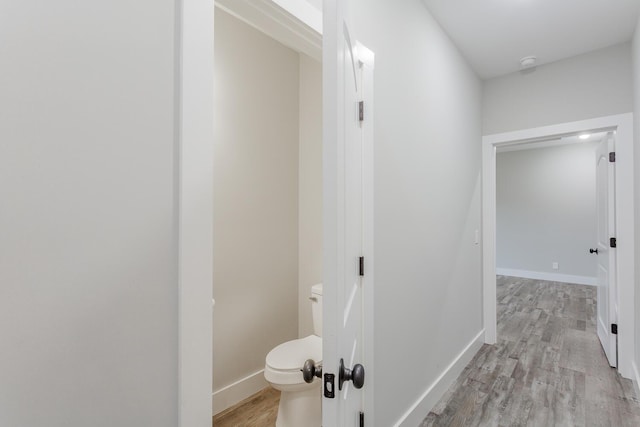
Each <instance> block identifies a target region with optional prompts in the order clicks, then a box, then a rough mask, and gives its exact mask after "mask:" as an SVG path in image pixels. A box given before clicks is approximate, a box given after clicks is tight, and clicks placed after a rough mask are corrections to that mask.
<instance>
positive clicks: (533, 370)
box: [421, 276, 640, 427]
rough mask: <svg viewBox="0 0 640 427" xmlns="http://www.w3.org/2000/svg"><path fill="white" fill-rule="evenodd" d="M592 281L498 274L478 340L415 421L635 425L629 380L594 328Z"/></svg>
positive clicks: (638, 418) (638, 411)
mask: <svg viewBox="0 0 640 427" xmlns="http://www.w3.org/2000/svg"><path fill="white" fill-rule="evenodd" d="M595 291H596V289H595V287H592V286H582V285H572V284H564V283H558V282H545V281H537V280H530V279H520V278H515V277H506V276H498V278H497V296H498V343H497V344H496V345H493V346H491V345H484V346H483V347H482V349H481V350H480V352H478V354H477V355H476V356H475V357H474V359H473V360H472V361H471V363H469V365H468V366H467V367H466V368H465V370H464V371H463V373H462V374H461V375H460V377H459V378H458V379H457V380H456V382H455V383H454V384H453V385H452V386H451V387H450V388H449V390H448V391H447V393H446V394H445V395H444V396H443V397H442V399H441V400H440V402H438V404H436V406H435V407H434V408H433V410H432V412H430V413H429V414H428V416H427V417H426V418H425V420H424V421H423V422H422V424H421V426H422V427H426V426H520V425H523V426H524V425H529V426H616V427H618V426H638V425H640V404H639V401H638V399H637V397H636V394H635V391H634V389H633V384H632V382H631V381H630V380H626V379H623V378H621V377H620V376H619V375H618V374H617V371H616V370H614V369H612V368H610V367H609V365H608V363H607V361H606V359H605V355H604V352H603V351H602V347H601V346H600V342H599V341H598V337H597V335H596V325H595V311H596V301H595V298H596V292H595Z"/></svg>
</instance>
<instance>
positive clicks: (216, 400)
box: [211, 369, 269, 415]
mask: <svg viewBox="0 0 640 427" xmlns="http://www.w3.org/2000/svg"><path fill="white" fill-rule="evenodd" d="M268 385H269V383H267V380H265V379H264V369H261V370H259V371H258V372H255V373H253V374H251V375H249V376H247V377H245V378H242V379H241V380H239V381H236V382H235V383H233V384H230V385H228V386H226V387H223V388H221V389H220V390H218V391H216V392H214V393H213V394H212V395H211V408H212V411H213V415H216V414H219V413H220V412H222V411H224V410H225V409H227V408H230V407H232V406H233V405H235V404H236V403H240V402H242V401H243V400H245V399H246V398H247V397H249V396H251V395H253V394H256V393H257V392H259V391H260V390H262V389H263V388H265V387H266V386H268Z"/></svg>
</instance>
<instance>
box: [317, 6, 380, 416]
mask: <svg viewBox="0 0 640 427" xmlns="http://www.w3.org/2000/svg"><path fill="white" fill-rule="evenodd" d="M347 3H348V2H346V1H341V2H338V1H335V2H325V15H324V19H325V20H328V19H331V18H332V17H333V18H334V19H333V20H332V25H331V24H329V23H326V22H325V32H324V62H323V68H324V96H325V98H324V119H325V122H324V140H323V145H324V147H323V150H324V158H323V160H324V167H323V169H324V175H325V176H324V184H325V190H324V191H325V193H324V203H325V206H324V209H325V211H324V218H325V222H324V227H325V230H324V236H325V245H324V246H325V254H324V255H325V256H324V261H325V265H324V272H325V275H324V279H323V280H324V282H325V286H324V295H323V304H324V310H323V316H324V317H323V326H324V328H323V329H324V336H323V371H324V375H323V394H324V398H323V425H324V426H340V427H352V426H353V427H355V426H359V425H361V424H360V423H361V419H363V418H364V416H365V414H364V410H365V396H366V395H367V394H368V393H367V388H368V387H369V388H370V387H371V386H370V383H369V381H368V376H366V375H365V371H366V372H367V374H368V373H369V372H368V371H367V369H368V367H367V359H366V354H365V353H366V352H365V350H366V348H368V346H367V345H365V334H366V337H367V338H372V332H371V330H368V331H365V329H364V321H365V318H367V311H366V310H365V306H366V302H367V301H370V299H371V298H370V294H369V295H368V294H367V290H365V288H366V286H368V285H370V284H371V280H370V279H368V277H367V276H368V275H369V273H370V272H372V270H371V264H372V261H373V259H372V256H370V254H368V253H367V252H369V251H368V250H367V249H366V247H369V246H370V243H371V242H370V234H371V233H370V232H369V231H367V230H370V229H371V228H370V226H371V221H370V218H371V205H372V203H371V197H370V196H371V194H372V193H371V191H372V190H371V184H372V182H373V180H372V160H373V158H372V153H371V150H372V145H371V144H372V143H373V141H372V138H371V136H372V132H371V129H372V102H370V101H371V96H370V95H371V93H370V89H371V88H372V82H371V80H372V75H373V73H372V65H373V54H372V53H371V52H370V51H368V50H367V49H365V48H364V47H362V46H359V45H357V43H356V40H355V38H354V35H353V34H352V33H351V30H350V29H351V28H352V26H351V25H349V21H348V19H346V13H345V12H346V8H347V7H348V4H347ZM329 27H333V28H329ZM336 71H337V73H336ZM365 83H366V84H365ZM365 88H366V89H365ZM367 90H368V91H369V93H368V94H367V93H366V92H367ZM365 115H366V117H365ZM365 255H366V256H365ZM332 375H333V376H332ZM365 378H367V380H365ZM367 425H369V424H367Z"/></svg>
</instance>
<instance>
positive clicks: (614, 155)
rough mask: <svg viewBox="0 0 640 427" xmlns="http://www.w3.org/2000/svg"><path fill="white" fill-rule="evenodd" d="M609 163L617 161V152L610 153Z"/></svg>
mask: <svg viewBox="0 0 640 427" xmlns="http://www.w3.org/2000/svg"><path fill="white" fill-rule="evenodd" d="M609 161H610V162H611V163H613V162H615V161H616V152H615V151H612V152H610V153H609Z"/></svg>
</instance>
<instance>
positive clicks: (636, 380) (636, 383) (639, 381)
mask: <svg viewBox="0 0 640 427" xmlns="http://www.w3.org/2000/svg"><path fill="white" fill-rule="evenodd" d="M631 367H633V379H632V381H633V388H635V390H636V398H638V399H640V374H639V373H638V366H636V362H635V361H633V362H631Z"/></svg>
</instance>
